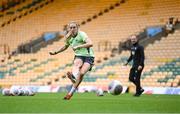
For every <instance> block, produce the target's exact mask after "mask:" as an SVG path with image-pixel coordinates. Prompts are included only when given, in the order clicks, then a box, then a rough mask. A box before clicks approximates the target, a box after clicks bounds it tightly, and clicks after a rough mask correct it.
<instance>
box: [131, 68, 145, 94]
mask: <svg viewBox="0 0 180 114" xmlns="http://www.w3.org/2000/svg"><path fill="white" fill-rule="evenodd" d="M142 70H143V68H142ZM142 70H138V69H137V68H131V70H130V73H129V81H131V82H133V83H134V84H135V85H136V93H138V92H139V91H140V90H141V82H140V79H141V73H142Z"/></svg>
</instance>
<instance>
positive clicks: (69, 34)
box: [66, 30, 72, 38]
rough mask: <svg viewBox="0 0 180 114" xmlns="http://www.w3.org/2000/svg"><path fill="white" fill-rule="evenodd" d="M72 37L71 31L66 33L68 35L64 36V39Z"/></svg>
mask: <svg viewBox="0 0 180 114" xmlns="http://www.w3.org/2000/svg"><path fill="white" fill-rule="evenodd" d="M71 35H72V30H70V31H68V33H67V34H66V38H69V37H70V36H71Z"/></svg>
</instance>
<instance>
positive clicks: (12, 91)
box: [10, 87, 20, 96]
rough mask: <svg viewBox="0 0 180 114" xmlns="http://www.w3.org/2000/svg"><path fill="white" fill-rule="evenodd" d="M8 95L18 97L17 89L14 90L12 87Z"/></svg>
mask: <svg viewBox="0 0 180 114" xmlns="http://www.w3.org/2000/svg"><path fill="white" fill-rule="evenodd" d="M10 93H11V94H12V95H13V96H18V95H19V94H20V92H19V89H18V88H15V87H12V88H11V89H10Z"/></svg>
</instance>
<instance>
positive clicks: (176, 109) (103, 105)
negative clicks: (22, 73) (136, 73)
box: [0, 93, 180, 113]
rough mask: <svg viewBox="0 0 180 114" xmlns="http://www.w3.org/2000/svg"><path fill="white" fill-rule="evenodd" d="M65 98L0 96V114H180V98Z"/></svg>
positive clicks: (87, 95) (58, 95) (91, 95)
mask: <svg viewBox="0 0 180 114" xmlns="http://www.w3.org/2000/svg"><path fill="white" fill-rule="evenodd" d="M64 95H65V93H38V94H36V95H35V96H2V95H0V113H180V95H142V96H141V97H133V96H132V95H131V94H121V95H118V96H113V95H111V94H105V96H103V97H98V96H96V94H95V93H83V94H82V93H81V94H80V93H76V94H75V95H74V96H73V98H72V99H71V100H69V101H65V100H62V98H63V97H64Z"/></svg>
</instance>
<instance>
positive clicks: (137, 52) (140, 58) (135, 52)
mask: <svg viewBox="0 0 180 114" xmlns="http://www.w3.org/2000/svg"><path fill="white" fill-rule="evenodd" d="M144 59H145V56H144V48H143V46H141V45H139V44H138V43H136V44H133V46H132V47H131V55H130V57H129V59H128V60H127V62H128V63H129V62H130V61H131V60H133V65H132V67H133V68H138V66H142V67H144Z"/></svg>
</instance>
